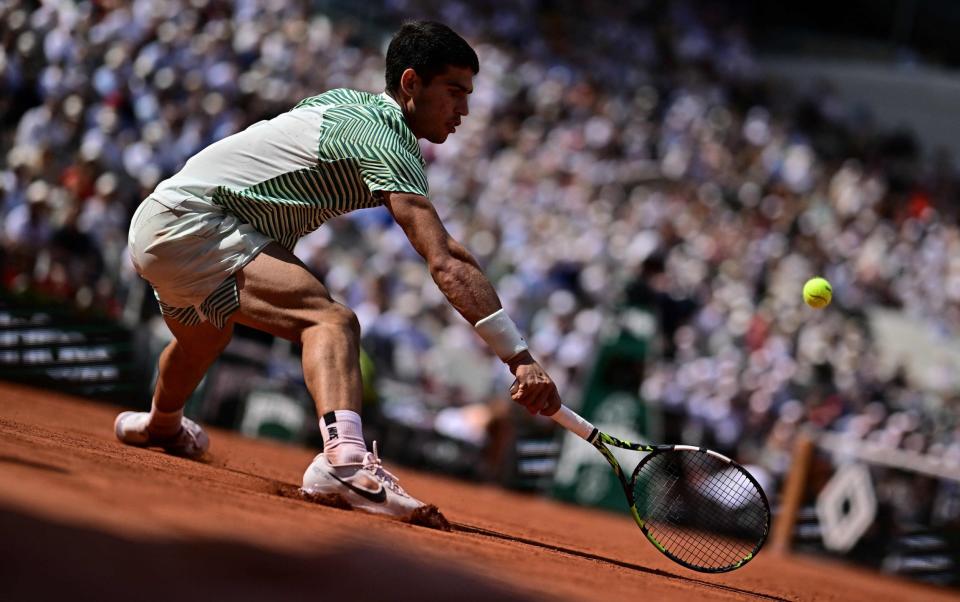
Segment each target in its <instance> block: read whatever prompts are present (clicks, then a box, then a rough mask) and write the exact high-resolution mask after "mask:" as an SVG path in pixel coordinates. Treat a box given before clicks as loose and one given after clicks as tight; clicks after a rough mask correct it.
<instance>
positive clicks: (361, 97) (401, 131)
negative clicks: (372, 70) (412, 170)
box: [294, 88, 420, 156]
mask: <svg viewBox="0 0 960 602" xmlns="http://www.w3.org/2000/svg"><path fill="white" fill-rule="evenodd" d="M300 107H321V108H323V109H324V125H325V127H326V128H327V129H326V131H327V133H328V134H330V136H331V140H332V139H341V140H342V138H341V136H347V137H348V138H350V139H353V140H354V141H369V142H374V143H376V144H378V145H379V146H383V147H385V148H388V147H391V146H393V147H394V148H397V149H404V150H406V151H407V152H411V153H414V155H416V156H419V155H420V148H419V145H418V143H417V139H416V137H415V136H414V135H413V132H411V131H410V128H409V127H408V126H407V124H406V121H405V120H404V118H403V112H402V111H401V110H400V107H399V106H398V105H397V104H396V102H394V101H393V100H391V99H389V98H387V97H386V95H385V94H373V93H370V92H361V91H359V90H351V89H348V88H338V89H336V90H330V91H328V92H324V93H323V94H319V95H317V96H311V97H310V98H306V99H304V100H302V101H301V102H300V103H299V104H297V106H296V107H294V108H295V109H297V108H300Z"/></svg>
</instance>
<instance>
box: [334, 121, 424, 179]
mask: <svg viewBox="0 0 960 602" xmlns="http://www.w3.org/2000/svg"><path fill="white" fill-rule="evenodd" d="M324 138H325V139H326V140H327V142H326V143H324V144H322V145H321V149H320V155H321V157H320V158H321V159H326V160H342V159H352V160H354V161H355V162H356V165H357V168H358V170H359V173H360V177H361V178H362V179H363V182H364V184H366V186H367V188H369V189H370V192H371V193H376V192H407V193H412V194H419V195H423V196H427V194H428V192H429V187H428V185H427V177H426V174H425V173H424V170H423V163H422V160H421V159H420V157H419V156H417V155H414V153H412V152H411V151H410V150H409V149H408V148H406V147H405V146H404V144H403V142H402V141H401V138H400V135H399V134H398V133H397V132H395V131H394V130H392V129H391V128H390V127H388V126H387V125H386V124H384V123H382V122H377V121H366V120H351V119H348V120H344V121H342V122H340V123H339V124H337V126H336V127H335V128H334V129H332V130H331V131H329V132H327V133H326V134H325V136H324Z"/></svg>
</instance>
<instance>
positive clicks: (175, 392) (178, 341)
mask: <svg viewBox="0 0 960 602" xmlns="http://www.w3.org/2000/svg"><path fill="white" fill-rule="evenodd" d="M164 319H165V320H166V323H167V326H168V327H169V328H170V331H171V332H172V333H173V337H174V338H173V339H172V340H171V341H170V343H169V344H167V346H166V348H164V350H163V351H162V352H161V353H160V361H159V369H158V372H157V384H156V388H155V389H154V394H153V401H152V404H151V408H150V412H123V413H121V414H120V415H119V416H117V419H116V421H115V422H114V432H115V433H116V435H117V438H118V439H120V440H121V441H123V442H124V443H127V444H129V445H135V446H139V447H162V448H164V449H165V450H166V451H168V452H169V453H172V454H176V455H181V456H186V457H190V458H197V457H200V456H202V455H203V454H204V453H205V452H206V450H207V447H208V446H209V440H208V439H207V435H206V433H204V432H203V429H202V428H200V426H199V425H198V424H196V423H195V422H193V421H192V420H190V419H188V418H185V417H184V416H183V406H184V405H185V404H186V403H187V399H188V398H189V397H190V394H191V393H193V391H194V389H196V388H197V385H198V384H199V383H200V380H201V379H202V378H203V375H204V374H205V373H206V371H207V369H209V368H210V365H211V364H213V362H214V360H216V359H217V356H219V355H220V353H221V352H222V351H223V349H224V347H226V346H227V343H229V342H230V336H231V333H232V331H233V326H232V325H230V324H228V325H227V326H226V327H225V328H224V329H223V330H221V329H219V328H216V327H215V326H213V325H212V324H210V323H209V322H202V323H200V324H197V325H194V326H184V325H183V324H181V323H179V322H177V321H176V320H174V319H172V318H168V317H166V316H165V317H164Z"/></svg>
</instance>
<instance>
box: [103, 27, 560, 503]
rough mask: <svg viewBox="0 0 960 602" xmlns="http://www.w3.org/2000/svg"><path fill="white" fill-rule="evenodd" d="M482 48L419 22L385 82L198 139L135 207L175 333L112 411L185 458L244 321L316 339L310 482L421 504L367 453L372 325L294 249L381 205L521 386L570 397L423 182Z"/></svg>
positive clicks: (395, 46) (121, 430) (552, 404)
mask: <svg viewBox="0 0 960 602" xmlns="http://www.w3.org/2000/svg"><path fill="white" fill-rule="evenodd" d="M478 71H479V62H478V59H477V55H476V53H475V52H474V51H473V49H472V48H471V47H470V46H469V45H468V44H467V42H466V41H464V40H463V39H462V38H461V37H460V36H458V35H457V34H456V33H454V32H453V30H451V29H450V28H448V27H447V26H445V25H442V24H440V23H437V22H429V21H427V22H411V23H407V24H406V25H404V26H403V27H402V28H401V29H400V30H399V31H398V32H397V33H396V35H395V36H394V37H393V39H392V41H391V42H390V47H389V49H388V51H387V70H386V82H387V91H386V92H385V93H383V94H380V95H374V94H370V93H365V92H357V91H353V90H348V89H337V90H332V91H329V92H326V93H324V94H320V95H319V96H313V97H310V98H307V99H305V100H303V101H302V102H300V103H299V104H298V105H297V106H296V107H294V108H293V110H291V111H289V112H286V113H283V114H281V115H280V116H278V117H276V118H274V119H271V120H269V121H266V122H260V123H257V124H254V125H253V126H251V127H250V128H248V129H247V130H244V131H243V132H241V133H238V134H235V135H233V136H230V137H228V138H225V139H223V140H221V141H220V142H217V143H215V144H214V145H211V146H209V147H207V148H206V149H204V150H203V151H201V152H199V153H198V154H197V155H195V156H194V157H193V158H192V159H190V160H189V161H188V162H187V164H186V165H185V166H184V168H183V169H182V170H181V171H180V172H178V173H177V174H176V175H174V176H173V177H172V178H170V179H168V180H165V181H164V182H161V183H160V184H159V186H158V187H157V189H156V190H155V191H154V193H153V194H152V195H150V196H149V197H148V198H147V199H146V200H145V201H144V202H143V203H142V204H141V206H140V207H139V208H138V209H137V212H136V213H135V214H134V216H133V219H132V222H131V227H130V248H131V255H132V259H133V262H134V264H135V266H136V267H137V270H138V272H139V273H140V274H141V276H143V277H144V278H145V279H146V280H147V281H149V282H150V284H151V285H152V286H153V288H154V290H155V293H156V296H157V299H158V301H159V303H160V307H161V311H162V313H163V315H164V319H165V321H166V323H167V325H168V327H169V328H170V330H171V332H173V334H174V339H173V340H172V341H171V342H170V343H169V344H168V346H167V347H166V349H165V350H164V351H163V353H162V354H161V356H160V362H159V374H158V377H157V384H156V392H155V394H154V398H153V405H152V408H151V411H150V412H123V413H121V414H120V415H119V416H118V417H117V420H116V424H115V430H116V434H117V437H118V438H119V439H120V440H121V441H123V442H124V443H127V444H130V445H137V446H146V447H162V448H164V449H165V450H167V451H169V452H171V453H175V454H180V455H184V456H188V457H198V456H200V455H202V454H203V453H204V452H205V451H206V449H207V446H208V438H207V436H206V434H205V433H204V432H203V430H202V429H201V428H200V426H199V425H197V424H196V423H195V422H193V421H191V420H189V419H187V418H185V417H184V416H183V407H184V405H185V403H186V401H187V399H188V397H189V396H190V394H191V393H192V392H193V390H194V389H195V388H196V386H197V385H198V383H199V382H200V380H201V379H202V378H203V376H204V374H205V372H206V371H207V369H208V368H209V367H210V365H211V364H212V363H213V361H214V360H215V359H216V358H217V356H218V355H219V354H220V353H221V352H222V351H223V349H224V348H225V347H226V345H227V343H228V342H229V341H230V338H231V335H232V330H233V325H234V324H235V323H236V324H244V325H247V326H251V327H254V328H257V329H260V330H264V331H266V332H269V333H271V334H273V335H275V336H278V337H283V338H286V339H289V340H292V341H295V342H298V343H300V344H301V345H302V346H303V371H304V375H305V380H306V383H307V387H308V389H309V390H310V393H311V395H312V397H313V398H314V401H315V402H316V406H317V410H318V413H319V414H320V416H321V432H322V434H323V438H324V451H323V452H322V453H320V454H318V455H317V457H316V458H315V459H314V461H313V463H312V464H311V465H310V466H309V467H308V469H307V471H306V473H305V474H304V478H303V491H304V492H305V493H306V494H308V495H311V496H316V497H318V498H331V497H336V498H340V499H342V500H343V501H345V502H346V503H348V504H349V505H350V506H351V507H354V508H358V509H362V510H365V511H368V512H372V513H378V514H387V515H390V516H394V517H397V518H403V519H408V518H410V517H411V516H412V515H413V514H414V513H415V512H416V511H418V510H419V509H421V508H422V507H423V506H424V505H423V504H422V503H421V502H420V501H418V500H416V499H415V498H413V497H411V496H409V495H408V494H406V493H405V492H404V491H403V489H402V488H401V487H400V486H399V484H398V482H397V479H396V477H394V476H393V475H392V474H391V473H390V472H388V471H386V470H385V469H384V468H383V467H382V464H381V462H380V459H379V457H378V455H377V449H376V444H374V450H373V452H372V453H371V452H368V451H367V447H366V443H365V442H364V439H363V433H362V429H361V421H360V415H359V411H360V403H361V396H362V384H361V378H360V365H359V351H360V350H359V344H360V325H359V322H358V321H357V317H356V315H355V314H354V313H353V311H351V310H350V309H349V308H348V307H346V306H345V305H342V304H340V303H337V302H335V301H334V300H333V299H332V298H331V296H330V293H329V292H328V290H327V288H326V287H325V286H324V285H323V284H322V283H321V282H320V281H319V280H318V279H317V278H316V277H315V276H314V275H313V274H312V273H311V272H310V271H309V269H308V268H307V267H306V266H305V265H304V264H303V262H301V261H300V260H299V259H298V258H297V257H296V256H295V255H294V254H293V253H292V250H293V248H294V245H295V244H296V242H297V241H298V240H299V239H300V238H301V237H302V236H303V235H304V234H306V233H308V232H310V231H312V230H315V229H316V228H317V227H319V226H320V225H321V224H322V223H324V222H325V221H327V220H328V219H330V218H332V217H335V216H337V215H340V214H343V213H347V212H349V211H353V210H356V209H360V208H364V207H371V206H376V205H380V204H383V205H385V206H386V207H387V209H388V210H389V212H390V214H391V215H392V216H393V218H394V219H395V220H396V222H397V223H398V224H399V225H400V227H401V228H402V229H403V232H404V233H405V234H406V236H407V238H408V239H409V241H410V243H411V244H412V246H413V248H414V249H415V250H416V251H417V253H419V254H420V255H421V256H422V257H423V258H424V260H425V261H426V263H427V266H428V268H429V271H430V274H431V275H432V276H433V279H434V281H435V282H436V283H437V286H438V287H439V289H440V291H441V292H442V293H443V295H444V296H445V297H446V298H447V300H448V301H449V302H450V303H451V305H453V307H454V308H455V309H456V310H457V311H458V312H459V313H460V314H461V315H462V316H463V317H464V318H465V319H466V320H467V321H468V322H469V323H470V324H473V325H474V326H475V328H476V331H477V333H478V334H479V335H480V336H481V337H482V338H483V339H484V340H485V341H486V342H487V343H488V344H489V345H490V347H491V349H493V351H494V352H495V353H496V354H497V355H498V356H499V357H500V358H501V359H502V360H503V361H504V362H505V363H506V364H507V365H508V366H509V368H510V371H511V372H512V373H513V374H514V376H515V377H516V379H517V382H518V385H519V389H518V391H517V393H516V394H515V395H514V398H515V400H516V401H517V402H518V403H520V404H521V405H523V406H525V407H526V409H527V410H528V411H529V412H530V413H531V414H536V413H542V414H546V415H550V414H553V413H554V412H556V411H557V410H558V409H559V405H560V400H559V397H558V393H557V389H556V386H555V385H554V383H553V382H552V381H551V379H550V377H549V376H548V375H547V373H546V372H545V371H544V370H543V369H542V368H541V367H540V365H539V364H538V363H537V362H536V361H535V360H534V359H533V356H532V355H531V354H530V352H529V350H528V348H527V344H526V342H525V341H524V339H523V337H522V336H521V335H520V331H519V329H518V328H517V327H516V326H515V325H514V323H513V321H512V320H511V319H510V318H509V316H507V314H506V312H505V311H504V310H503V309H502V305H501V303H500V300H499V298H498V297H497V294H496V292H495V291H494V289H493V287H492V285H491V284H490V282H489V281H488V280H487V278H486V277H485V276H484V275H483V273H482V271H481V270H480V267H479V264H478V263H477V261H476V260H475V259H474V258H473V256H472V255H471V254H470V253H469V252H468V251H467V250H466V248H464V247H463V246H462V245H461V244H460V243H458V242H457V241H456V240H455V239H454V238H453V237H451V236H450V234H448V233H447V231H446V229H445V228H444V226H443V223H442V222H441V221H440V218H439V217H438V215H437V212H436V210H435V209H434V207H433V205H432V204H431V202H430V201H429V200H428V198H427V194H428V192H427V183H426V177H425V175H424V172H423V168H424V164H423V159H422V157H421V154H420V148H419V146H418V144H417V139H418V138H425V139H427V140H429V141H430V142H432V143H434V144H441V143H443V142H444V141H445V140H446V139H447V137H448V136H449V135H450V134H452V133H454V131H455V130H456V128H457V127H459V126H460V123H461V118H463V117H465V116H466V115H467V114H468V112H469V108H468V95H470V94H471V93H472V92H473V77H474V75H475V74H476V73H477V72H478Z"/></svg>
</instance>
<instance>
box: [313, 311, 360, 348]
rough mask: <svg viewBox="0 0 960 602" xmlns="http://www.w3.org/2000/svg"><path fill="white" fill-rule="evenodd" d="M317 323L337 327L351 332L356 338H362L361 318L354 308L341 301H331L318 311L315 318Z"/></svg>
mask: <svg viewBox="0 0 960 602" xmlns="http://www.w3.org/2000/svg"><path fill="white" fill-rule="evenodd" d="M314 322H315V325H317V326H327V327H335V328H338V329H341V330H343V331H344V332H347V333H349V334H350V335H351V336H353V337H354V338H356V339H358V340H359V338H360V320H358V319H357V314H355V313H354V312H353V310H352V309H350V308H349V307H347V306H345V305H341V304H339V303H331V304H330V305H329V306H328V307H326V308H324V309H323V310H322V311H319V312H317V314H316V316H315V318H314Z"/></svg>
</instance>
